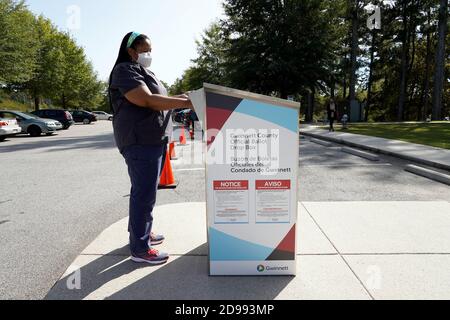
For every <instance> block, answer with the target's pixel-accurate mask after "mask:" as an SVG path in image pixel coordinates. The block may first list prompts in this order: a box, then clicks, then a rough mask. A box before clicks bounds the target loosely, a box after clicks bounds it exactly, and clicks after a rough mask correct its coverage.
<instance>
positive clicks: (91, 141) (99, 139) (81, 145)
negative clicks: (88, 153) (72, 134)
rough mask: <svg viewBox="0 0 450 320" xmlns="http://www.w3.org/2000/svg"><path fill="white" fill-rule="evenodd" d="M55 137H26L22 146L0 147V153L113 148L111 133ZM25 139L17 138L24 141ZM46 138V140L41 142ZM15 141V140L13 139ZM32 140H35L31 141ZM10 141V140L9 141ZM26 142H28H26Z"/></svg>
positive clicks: (2, 145)
mask: <svg viewBox="0 0 450 320" xmlns="http://www.w3.org/2000/svg"><path fill="white" fill-rule="evenodd" d="M55 137H57V136H56V135H55V136H50V137H40V138H37V139H39V140H37V139H36V138H32V137H26V136H25V138H27V142H25V141H24V143H22V144H16V145H8V144H3V143H2V144H1V145H0V153H7V152H15V151H25V150H37V149H48V150H45V151H46V152H56V151H64V150H76V149H112V148H115V147H116V145H115V142H114V135H113V134H112V133H108V134H102V135H95V136H85V137H76V138H67V137H61V138H59V139H55ZM25 138H19V139H23V140H25ZM43 138H47V139H46V140H42V139H43ZM15 139H17V138H15ZM33 139H36V140H35V141H33ZM11 140H12V139H11ZM28 140H29V141H30V142H28Z"/></svg>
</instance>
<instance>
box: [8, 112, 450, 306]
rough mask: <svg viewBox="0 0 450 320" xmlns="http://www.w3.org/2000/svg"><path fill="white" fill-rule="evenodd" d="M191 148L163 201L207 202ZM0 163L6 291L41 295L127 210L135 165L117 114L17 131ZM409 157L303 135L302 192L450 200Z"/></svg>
mask: <svg viewBox="0 0 450 320" xmlns="http://www.w3.org/2000/svg"><path fill="white" fill-rule="evenodd" d="M198 134H199V135H200V132H198ZM174 136H175V137H177V136H179V132H175V134H174ZM198 139H199V136H197V141H196V142H195V143H197V144H198V143H201V142H200V141H198ZM192 145H194V144H191V146H192ZM186 148H187V149H186ZM189 148H190V147H189V146H187V147H183V148H178V153H179V154H178V156H179V157H180V160H178V161H174V162H173V166H174V170H175V178H176V180H178V182H179V186H178V188H177V189H176V190H164V191H161V192H159V193H158V203H157V205H164V204H174V203H186V202H204V201H205V198H204V195H205V190H204V170H203V169H202V165H199V164H190V163H189V161H187V162H186V161H184V160H188V159H186V158H187V155H188V154H190V153H191V152H186V153H185V154H183V150H189ZM183 158H184V159H183ZM0 163H1V168H2V169H1V183H0V241H1V243H2V245H1V246H0V257H1V264H0V297H2V298H20V299H28V298H32V299H40V298H43V297H45V295H46V294H47V292H48V291H49V290H50V288H51V287H52V286H53V285H54V283H55V282H56V281H57V280H58V279H59V278H60V277H61V275H62V274H63V273H64V271H65V270H66V268H67V267H68V266H69V265H70V264H71V263H72V262H73V260H74V259H75V257H76V256H77V255H78V254H79V253H80V252H81V251H82V250H83V249H84V248H85V247H86V246H87V245H88V244H89V243H91V242H92V241H93V240H94V239H95V238H96V237H97V236H98V235H99V234H100V233H101V232H102V231H103V230H104V229H106V228H107V227H109V226H110V225H112V224H113V223H115V222H117V221H119V220H120V219H122V218H125V217H126V216H127V215H128V199H129V198H128V195H129V193H130V190H129V187H130V183H129V178H128V174H127V170H126V165H125V162H124V160H123V158H122V156H121V155H120V154H119V152H118V151H117V148H116V147H115V143H114V138H113V131H112V123H111V122H109V121H99V122H97V123H94V124H91V125H82V124H76V125H74V126H72V127H71V128H70V129H69V130H68V131H58V132H57V134H55V135H53V136H45V135H42V136H41V137H37V138H33V137H29V136H26V135H20V136H16V137H12V138H8V139H7V140H6V141H5V142H2V143H0ZM405 164H406V162H404V161H401V160H397V159H394V158H390V157H382V159H381V161H380V162H377V163H373V162H370V161H368V160H365V159H361V158H358V157H355V156H353V155H349V154H344V153H342V152H340V151H339V149H338V148H325V147H322V146H319V145H316V144H314V143H311V142H310V141H309V140H308V139H306V140H301V147H300V174H299V175H300V176H299V179H300V188H299V191H298V192H299V200H300V201H309V202H315V201H322V202H323V201H448V199H450V190H449V188H448V187H447V186H445V185H443V184H440V183H437V182H434V181H431V180H428V179H425V178H422V177H418V176H415V175H412V174H410V173H407V172H404V171H403V167H404V165H405Z"/></svg>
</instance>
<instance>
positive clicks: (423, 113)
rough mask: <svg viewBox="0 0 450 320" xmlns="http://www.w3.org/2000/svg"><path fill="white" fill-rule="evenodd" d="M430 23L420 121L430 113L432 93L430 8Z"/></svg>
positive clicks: (429, 15)
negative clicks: (429, 105)
mask: <svg viewBox="0 0 450 320" xmlns="http://www.w3.org/2000/svg"><path fill="white" fill-rule="evenodd" d="M427 15H428V25H427V55H426V58H425V59H426V61H425V76H424V79H423V86H422V95H421V99H420V103H419V110H418V115H417V120H418V121H424V120H425V117H426V116H427V115H428V103H429V102H430V99H429V94H430V66H431V63H430V60H431V36H430V27H431V11H430V9H428V13H427Z"/></svg>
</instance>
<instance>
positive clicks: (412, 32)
mask: <svg viewBox="0 0 450 320" xmlns="http://www.w3.org/2000/svg"><path fill="white" fill-rule="evenodd" d="M411 21H412V19H411ZM409 39H410V40H409V41H408V43H410V42H411V39H412V52H411V59H409V60H411V61H410V63H409V68H408V71H407V73H406V83H407V84H408V82H409V75H410V74H411V72H412V69H413V67H414V62H415V60H416V31H415V26H414V25H413V24H412V23H411V26H410V37H409ZM409 46H410V45H408V48H409ZM407 87H408V85H407ZM415 88H416V84H415V83H413V85H412V86H411V89H410V94H409V97H408V103H407V104H406V106H405V114H406V120H410V115H411V103H412V100H413V97H414V91H415ZM406 91H407V90H406ZM405 94H406V93H405Z"/></svg>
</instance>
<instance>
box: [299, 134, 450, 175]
mask: <svg viewBox="0 0 450 320" xmlns="http://www.w3.org/2000/svg"><path fill="white" fill-rule="evenodd" d="M300 133H301V134H303V135H305V136H310V137H313V138H316V139H321V140H326V141H331V142H336V143H340V144H345V145H348V146H351V147H356V148H360V149H365V150H369V151H372V152H377V153H382V154H386V155H389V156H394V157H397V158H401V159H405V160H408V161H412V162H416V163H419V164H423V165H427V166H431V167H435V168H439V169H445V170H450V150H447V149H440V148H434V147H430V146H425V145H420V144H414V143H408V142H404V141H400V140H390V139H384V138H377V137H370V136H364V135H359V134H352V133H345V132H328V130H324V129H320V128H318V127H315V126H309V127H305V128H302V129H301V130H300Z"/></svg>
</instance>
